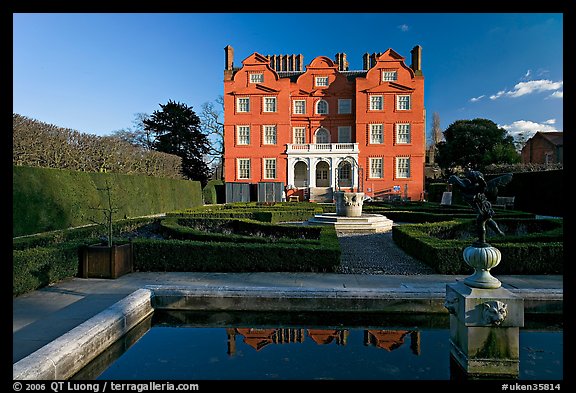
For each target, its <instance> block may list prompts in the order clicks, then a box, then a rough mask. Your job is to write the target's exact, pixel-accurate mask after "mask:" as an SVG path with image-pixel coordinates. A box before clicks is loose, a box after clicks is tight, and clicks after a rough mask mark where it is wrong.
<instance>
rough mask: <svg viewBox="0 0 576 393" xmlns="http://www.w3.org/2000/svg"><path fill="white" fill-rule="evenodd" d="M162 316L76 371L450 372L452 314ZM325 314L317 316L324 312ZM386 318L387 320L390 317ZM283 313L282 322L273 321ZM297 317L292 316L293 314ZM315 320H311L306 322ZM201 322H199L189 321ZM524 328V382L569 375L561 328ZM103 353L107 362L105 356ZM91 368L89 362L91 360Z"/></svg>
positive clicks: (372, 375) (330, 376) (247, 375)
mask: <svg viewBox="0 0 576 393" xmlns="http://www.w3.org/2000/svg"><path fill="white" fill-rule="evenodd" d="M183 315H184V316H182V315H176V317H174V316H172V315H168V316H164V317H160V318H159V319H158V317H155V318H154V321H149V322H148V326H144V328H142V329H141V332H140V333H137V334H136V335H135V336H134V337H132V338H131V339H129V340H128V343H126V342H125V343H124V344H122V349H121V350H120V351H116V354H112V355H110V354H108V355H103V356H101V359H100V361H99V362H96V363H100V365H99V366H97V367H92V370H91V371H89V372H88V374H86V373H85V374H84V375H82V373H80V374H79V376H78V378H82V379H87V378H94V379H100V380H107V379H112V380H334V379H335V380H449V379H451V367H450V346H449V330H448V326H446V323H445V322H439V321H445V319H440V320H438V319H436V320H435V319H434V318H433V317H431V318H428V319H427V318H426V317H420V318H419V319H418V318H416V321H415V322H416V323H414V324H410V323H409V320H406V317H404V319H405V320H404V321H402V323H390V320H389V317H385V318H384V319H381V320H379V319H378V318H373V317H370V318H368V319H369V320H370V321H375V320H376V321H377V322H378V324H376V325H374V324H370V323H368V321H367V320H362V319H360V320H348V321H346V322H347V324H346V323H338V321H340V319H338V317H327V318H322V317H320V318H316V319H321V320H323V321H324V322H325V324H324V325H322V324H318V320H315V321H314V318H309V317H307V316H306V315H300V316H299V317H300V318H298V317H297V318H294V317H293V316H287V315H286V314H284V315H282V316H278V315H276V316H275V315H269V314H264V315H266V317H264V318H260V317H257V318H255V319H254V318H244V317H242V316H238V315H234V316H232V317H230V315H226V317H225V318H221V317H213V316H212V317H211V316H210V315H208V316H206V314H203V315H199V314H194V313H186V314H183ZM316 317H318V316H316ZM387 318H388V319H387ZM274 319H276V320H281V322H282V323H281V324H276V325H274V324H273V323H271V322H270V321H271V320H274ZM289 320H290V321H292V322H298V323H299V324H297V325H294V324H287V323H286V322H287V321H289ZM304 320H312V323H311V324H310V325H308V326H307V325H304V324H300V323H301V322H302V321H304ZM191 321H193V322H191ZM547 325H550V324H546V323H545V324H543V325H542V324H541V325H537V326H535V327H534V326H533V327H530V326H528V327H527V328H523V329H520V373H519V376H518V379H519V380H562V379H563V359H562V358H563V356H562V355H563V330H562V329H561V328H560V327H558V326H557V325H555V326H547ZM102 358H104V359H105V360H102ZM87 370H90V367H87Z"/></svg>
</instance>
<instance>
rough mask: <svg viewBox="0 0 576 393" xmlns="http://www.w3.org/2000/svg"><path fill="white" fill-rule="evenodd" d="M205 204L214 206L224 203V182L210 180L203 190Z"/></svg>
mask: <svg viewBox="0 0 576 393" xmlns="http://www.w3.org/2000/svg"><path fill="white" fill-rule="evenodd" d="M202 195H203V197H204V203H205V204H207V205H212V204H216V203H223V202H224V201H225V199H226V195H225V193H224V182H223V181H222V180H210V181H208V183H207V184H206V186H205V187H204V189H203V190H202Z"/></svg>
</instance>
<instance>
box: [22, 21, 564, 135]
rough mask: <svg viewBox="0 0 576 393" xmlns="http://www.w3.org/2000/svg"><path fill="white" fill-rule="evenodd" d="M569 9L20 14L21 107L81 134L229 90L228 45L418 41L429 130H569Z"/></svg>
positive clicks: (261, 47)
mask: <svg viewBox="0 0 576 393" xmlns="http://www.w3.org/2000/svg"><path fill="white" fill-rule="evenodd" d="M563 19H564V18H563V14H562V13H502V14H500V13H437V14H435V13H390V14H388V13H371V14H361V13H335V14H325V13H312V14H303V13H296V14H289V13H271V14H265V13H258V14H250V13H247V14H240V13H229V14H227V13H216V14H212V13H174V14H170V13H148V14H147V13H133V14H130V13H118V14H115V13H76V14H75V13H62V14H59V13H38V14H33V13H15V14H13V65H14V68H13V112H15V113H18V114H21V115H24V116H28V117H31V118H34V119H37V120H40V121H44V122H47V123H52V124H55V125H58V126H61V127H66V128H72V129H75V130H78V131H81V132H85V133H90V134H97V135H107V134H110V133H111V132H113V131H115V130H119V129H123V128H128V127H131V126H132V121H133V119H134V115H135V114H136V113H140V112H143V113H148V114H151V113H152V112H154V111H155V110H158V109H160V106H159V104H165V103H166V102H167V101H168V100H175V101H179V102H182V103H185V104H187V105H189V106H191V107H193V109H194V110H195V111H196V112H197V113H199V112H200V110H201V105H202V104H203V103H204V102H209V101H213V100H215V99H216V98H217V97H218V96H219V95H222V93H223V82H222V80H223V69H224V47H225V46H226V45H231V46H232V47H233V48H234V65H235V66H239V65H240V64H241V61H242V60H244V59H245V58H246V57H248V56H249V55H250V54H252V53H253V52H258V53H260V54H263V55H267V54H298V53H301V54H303V55H304V64H305V65H307V64H309V63H310V62H311V61H312V59H313V58H315V57H316V56H329V57H330V58H332V59H334V57H335V54H336V53H338V52H344V53H346V54H347V59H348V62H349V63H350V69H351V70H352V69H361V68H362V55H363V54H364V53H365V52H369V53H372V52H384V51H385V50H387V49H388V48H392V49H393V50H395V51H396V52H398V53H399V54H400V55H402V56H404V57H405V58H406V63H407V64H408V65H410V63H411V57H410V50H411V49H412V48H413V47H414V46H415V45H421V46H422V48H423V51H422V70H423V74H424V77H425V106H426V110H427V122H426V123H427V128H428V131H430V129H431V128H432V126H431V124H432V114H433V113H434V112H437V113H438V114H439V116H440V121H441V127H442V128H443V129H445V128H446V127H448V126H449V125H450V124H451V123H453V122H454V121H456V120H461V119H474V118H478V117H480V118H486V119H490V120H492V121H494V122H495V123H497V124H498V125H500V126H502V127H504V128H505V129H507V130H508V131H509V132H510V133H511V134H517V133H518V132H525V133H528V134H530V135H531V134H532V133H534V132H535V131H563Z"/></svg>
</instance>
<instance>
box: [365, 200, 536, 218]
mask: <svg viewBox="0 0 576 393" xmlns="http://www.w3.org/2000/svg"><path fill="white" fill-rule="evenodd" d="M362 210H363V212H365V213H373V214H382V215H385V216H386V217H387V218H389V219H391V220H393V221H398V222H410V223H423V222H441V221H447V220H451V219H459V218H462V219H465V218H475V217H476V215H477V214H476V212H474V210H472V208H471V207H470V206H468V205H451V206H441V205H439V204H437V203H432V202H403V203H398V204H392V203H384V202H370V203H366V204H364V206H363V209H362ZM496 212H497V215H498V217H499V218H535V215H534V214H532V213H526V212H521V211H515V210H504V209H497V210H496Z"/></svg>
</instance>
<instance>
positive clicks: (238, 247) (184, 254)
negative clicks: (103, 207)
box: [133, 227, 340, 272]
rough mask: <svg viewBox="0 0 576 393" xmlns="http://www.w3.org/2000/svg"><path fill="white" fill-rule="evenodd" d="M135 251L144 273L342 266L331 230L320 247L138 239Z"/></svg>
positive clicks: (315, 269) (136, 264) (311, 269)
mask: <svg viewBox="0 0 576 393" xmlns="http://www.w3.org/2000/svg"><path fill="white" fill-rule="evenodd" d="M133 247H134V248H133V250H134V269H135V270H140V271H177V272H182V271H188V272H190V271H199V272H334V271H336V269H337V267H338V266H339V264H340V246H339V243H338V238H337V236H336V232H335V231H334V228H328V227H327V228H321V230H320V238H319V244H310V243H308V242H303V241H300V242H297V241H294V242H290V243H283V242H277V243H233V242H202V241H190V240H176V239H173V240H156V239H135V240H134V241H133Z"/></svg>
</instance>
